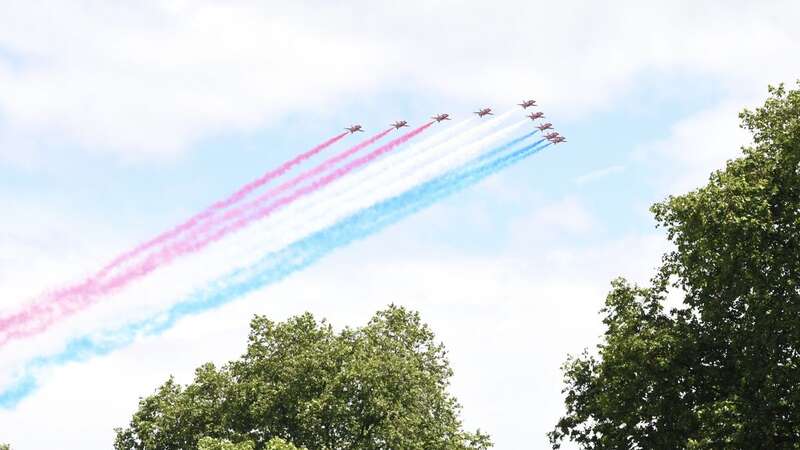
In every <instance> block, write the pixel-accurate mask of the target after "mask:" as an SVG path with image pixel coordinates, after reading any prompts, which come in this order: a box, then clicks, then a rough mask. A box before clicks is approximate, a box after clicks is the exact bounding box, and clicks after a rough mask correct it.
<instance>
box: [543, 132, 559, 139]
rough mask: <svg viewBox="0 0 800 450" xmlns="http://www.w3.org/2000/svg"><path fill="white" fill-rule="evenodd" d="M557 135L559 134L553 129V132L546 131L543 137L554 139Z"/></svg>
mask: <svg viewBox="0 0 800 450" xmlns="http://www.w3.org/2000/svg"><path fill="white" fill-rule="evenodd" d="M558 136H560V135H559V134H558V133H557V132H555V131H554V132H552V133H547V134H545V135H544V138H545V139H555V138H557V137H558Z"/></svg>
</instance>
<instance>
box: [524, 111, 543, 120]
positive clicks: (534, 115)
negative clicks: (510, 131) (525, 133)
mask: <svg viewBox="0 0 800 450" xmlns="http://www.w3.org/2000/svg"><path fill="white" fill-rule="evenodd" d="M526 117H528V118H530V119H531V120H536V119H544V113H543V112H541V111H536V112H534V113H530V114H528V115H527V116H526Z"/></svg>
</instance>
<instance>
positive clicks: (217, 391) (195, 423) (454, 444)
mask: <svg viewBox="0 0 800 450" xmlns="http://www.w3.org/2000/svg"><path fill="white" fill-rule="evenodd" d="M451 376H452V370H451V369H450V365H449V362H448V360H447V358H446V351H445V348H444V346H443V345H442V344H441V343H438V342H436V340H435V337H434V334H433V332H432V331H431V330H430V328H429V327H428V326H427V325H425V324H424V323H422V322H421V319H420V317H419V315H418V314H417V313H413V312H410V311H407V310H406V309H404V308H401V307H395V306H391V307H389V308H388V309H386V310H383V311H379V312H378V313H376V314H375V315H374V316H373V317H372V319H371V320H370V321H369V323H368V324H367V325H366V326H364V327H361V328H356V329H351V328H345V329H343V330H342V331H341V332H338V333H337V332H335V331H334V330H333V328H332V327H331V325H330V324H328V323H327V322H326V321H324V320H323V321H321V322H317V321H316V320H315V319H314V317H313V316H312V315H311V314H308V313H307V314H303V315H300V316H297V317H293V318H290V319H288V320H287V321H286V322H283V323H279V322H273V321H271V320H269V319H268V318H266V317H264V316H256V317H255V318H254V319H253V320H252V322H251V325H250V336H249V341H248V345H247V351H246V352H245V353H244V355H242V357H241V358H240V359H238V360H235V361H232V362H230V363H228V364H227V365H225V366H224V367H222V368H217V367H215V366H214V365H213V364H205V365H203V366H202V367H200V368H198V369H197V370H196V373H195V377H194V381H193V382H191V383H190V384H188V385H187V386H181V385H179V384H178V383H176V382H175V380H174V379H173V378H170V379H168V380H167V381H166V382H165V383H164V384H163V385H161V386H160V387H159V388H158V389H157V390H156V391H155V393H154V394H152V395H150V396H148V397H146V398H143V399H141V401H140V402H139V408H138V410H137V411H136V412H135V413H134V414H133V417H132V419H131V421H130V424H129V425H128V427H127V428H124V429H117V430H116V441H115V448H116V449H117V450H185V449H194V448H198V449H200V450H252V449H258V450H262V449H267V450H293V449H296V448H305V449H308V450H316V449H375V450H378V449H405V448H409V449H410V448H424V449H431V450H437V449H441V450H462V449H463V450H467V449H486V448H489V447H490V446H491V442H490V440H489V437H488V436H487V435H485V434H483V433H481V432H480V431H476V432H474V433H471V432H466V431H464V430H462V426H461V422H460V420H459V418H458V414H459V412H460V406H459V404H458V403H457V401H456V400H455V398H453V397H452V396H451V395H450V394H449V393H448V392H447V388H448V386H449V379H450V377H451ZM295 446H296V447H295Z"/></svg>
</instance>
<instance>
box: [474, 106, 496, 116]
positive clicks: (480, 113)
mask: <svg viewBox="0 0 800 450" xmlns="http://www.w3.org/2000/svg"><path fill="white" fill-rule="evenodd" d="M475 114H477V115H478V117H483V116H487V115H489V116H491V115H494V114H493V113H492V108H482V109H479V110H477V111H475Z"/></svg>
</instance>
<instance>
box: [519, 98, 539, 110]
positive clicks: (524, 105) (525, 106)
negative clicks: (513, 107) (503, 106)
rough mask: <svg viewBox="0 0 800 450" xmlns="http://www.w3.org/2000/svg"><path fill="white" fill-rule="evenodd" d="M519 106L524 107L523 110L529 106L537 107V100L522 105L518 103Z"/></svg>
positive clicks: (527, 101)
mask: <svg viewBox="0 0 800 450" xmlns="http://www.w3.org/2000/svg"><path fill="white" fill-rule="evenodd" d="M518 105H519V106H522V109H526V108H528V107H529V106H536V100H525V101H523V102H522V103H518Z"/></svg>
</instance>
